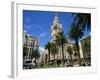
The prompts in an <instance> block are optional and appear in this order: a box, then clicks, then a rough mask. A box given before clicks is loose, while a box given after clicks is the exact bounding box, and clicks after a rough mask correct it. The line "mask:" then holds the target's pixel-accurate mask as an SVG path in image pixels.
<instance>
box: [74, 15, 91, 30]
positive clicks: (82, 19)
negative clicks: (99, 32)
mask: <svg viewBox="0 0 100 80" xmlns="http://www.w3.org/2000/svg"><path fill="white" fill-rule="evenodd" d="M73 23H75V24H76V25H77V26H80V27H82V29H84V30H85V28H87V30H89V29H91V14H88V13H75V14H74V20H73Z"/></svg>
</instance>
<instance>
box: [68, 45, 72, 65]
mask: <svg viewBox="0 0 100 80" xmlns="http://www.w3.org/2000/svg"><path fill="white" fill-rule="evenodd" d="M67 52H68V53H69V55H70V61H69V62H70V64H71V63H72V54H73V50H72V48H71V46H68V47H67Z"/></svg>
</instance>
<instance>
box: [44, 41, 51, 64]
mask: <svg viewBox="0 0 100 80" xmlns="http://www.w3.org/2000/svg"><path fill="white" fill-rule="evenodd" d="M50 48H51V42H48V43H47V44H46V45H45V49H48V54H49V61H48V62H49V64H50V50H51V49H50Z"/></svg>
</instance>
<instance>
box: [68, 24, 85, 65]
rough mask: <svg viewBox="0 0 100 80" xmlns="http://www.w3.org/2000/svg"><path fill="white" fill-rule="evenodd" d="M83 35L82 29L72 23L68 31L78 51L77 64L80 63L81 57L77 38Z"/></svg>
mask: <svg viewBox="0 0 100 80" xmlns="http://www.w3.org/2000/svg"><path fill="white" fill-rule="evenodd" d="M83 35H84V31H83V30H82V28H80V27H79V26H76V25H75V24H72V26H71V29H70V31H69V37H70V39H72V40H74V41H75V44H76V48H77V51H78V57H79V65H81V58H80V52H79V39H80V38H81V37H82V36H83Z"/></svg>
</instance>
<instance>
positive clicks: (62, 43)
mask: <svg viewBox="0 0 100 80" xmlns="http://www.w3.org/2000/svg"><path fill="white" fill-rule="evenodd" d="M61 44H62V63H63V66H64V51H63V42H62V43H61Z"/></svg>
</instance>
